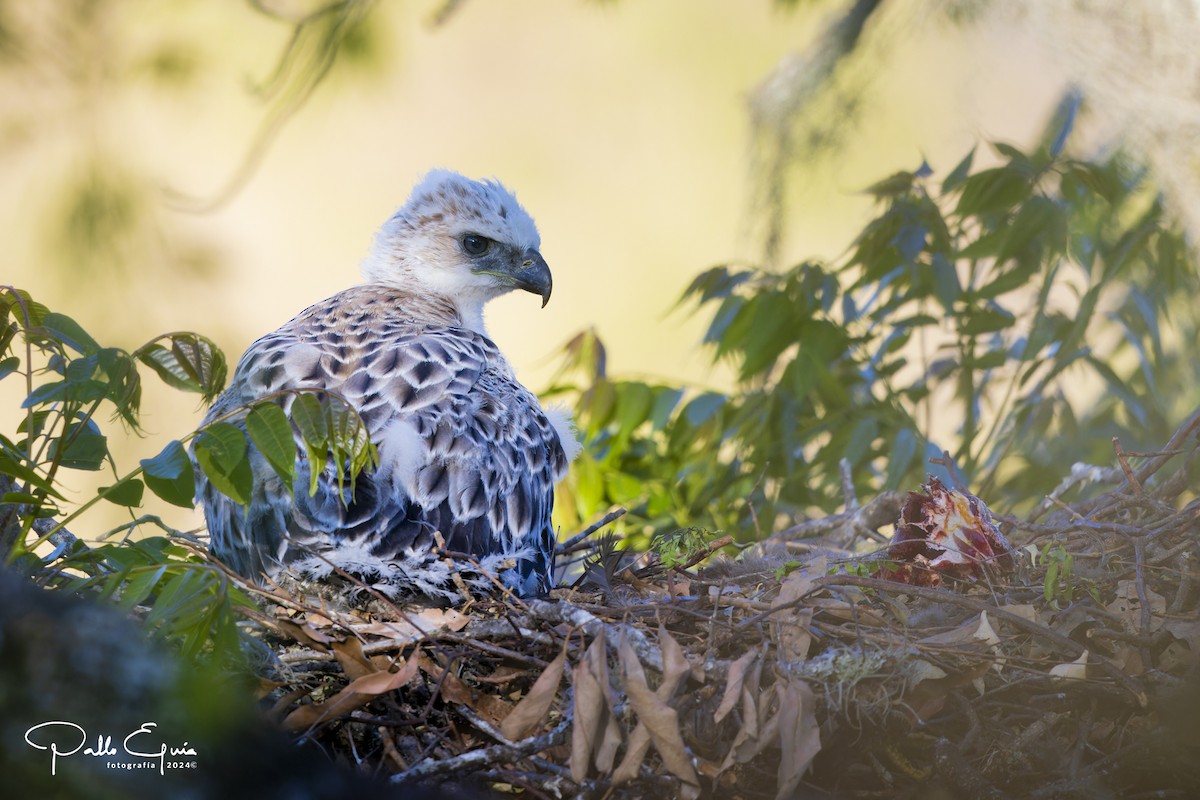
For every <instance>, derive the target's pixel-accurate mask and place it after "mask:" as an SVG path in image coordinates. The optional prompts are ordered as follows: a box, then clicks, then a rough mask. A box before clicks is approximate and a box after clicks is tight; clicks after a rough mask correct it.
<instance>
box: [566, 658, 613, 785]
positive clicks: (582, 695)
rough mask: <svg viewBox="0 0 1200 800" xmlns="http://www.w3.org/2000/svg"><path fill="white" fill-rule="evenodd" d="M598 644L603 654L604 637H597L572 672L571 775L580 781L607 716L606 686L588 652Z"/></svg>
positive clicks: (588, 765) (585, 773)
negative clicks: (600, 679)
mask: <svg viewBox="0 0 1200 800" xmlns="http://www.w3.org/2000/svg"><path fill="white" fill-rule="evenodd" d="M597 647H599V648H600V649H601V651H602V652H601V655H603V648H604V637H603V636H597V637H596V638H595V639H594V640H593V641H592V645H591V647H590V648H588V653H587V654H585V656H584V658H583V660H582V661H580V662H579V663H578V664H576V665H575V668H574V669H573V670H572V671H571V676H572V683H574V685H575V722H574V724H573V725H572V726H571V778H572V779H573V780H574V781H575V782H576V783H580V782H581V781H582V780H583V779H584V778H586V777H587V774H588V768H589V767H590V766H591V762H592V753H593V752H594V751H595V750H596V747H597V745H598V744H599V742H598V741H597V739H598V738H599V734H600V728H601V727H603V725H604V721H605V718H606V717H607V716H608V706H607V704H606V702H605V698H604V696H605V694H607V692H608V689H607V687H601V686H600V683H599V681H597V680H596V676H595V675H593V674H592V670H591V663H592V658H591V651H592V650H593V649H595V648H597Z"/></svg>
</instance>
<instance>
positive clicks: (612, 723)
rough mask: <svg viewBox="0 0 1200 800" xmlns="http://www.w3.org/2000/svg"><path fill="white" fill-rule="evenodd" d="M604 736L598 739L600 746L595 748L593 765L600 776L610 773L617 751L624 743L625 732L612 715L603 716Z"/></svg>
mask: <svg viewBox="0 0 1200 800" xmlns="http://www.w3.org/2000/svg"><path fill="white" fill-rule="evenodd" d="M605 720H606V721H605V723H604V735H603V736H602V737H600V745H599V746H598V747H597V748H596V758H595V760H594V763H595V765H596V771H597V772H599V773H600V774H601V775H607V774H608V773H610V772H612V768H613V762H614V761H616V760H617V751H618V750H620V749H621V745H622V743H624V741H625V732H624V731H623V730H622V729H621V723H619V722H617V718H616V717H615V716H613V715H612V714H606V715H605Z"/></svg>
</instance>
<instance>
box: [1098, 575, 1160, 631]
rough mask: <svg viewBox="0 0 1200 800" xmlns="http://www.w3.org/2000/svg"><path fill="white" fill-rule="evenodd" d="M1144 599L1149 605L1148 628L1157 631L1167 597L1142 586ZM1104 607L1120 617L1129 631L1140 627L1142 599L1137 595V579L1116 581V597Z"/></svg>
mask: <svg viewBox="0 0 1200 800" xmlns="http://www.w3.org/2000/svg"><path fill="white" fill-rule="evenodd" d="M1143 589H1144V591H1145V593H1146V601H1147V603H1148V604H1149V605H1150V619H1149V622H1150V630H1151V631H1157V630H1158V629H1159V628H1161V627H1162V626H1163V614H1165V613H1166V611H1167V599H1166V598H1165V597H1163V596H1162V595H1161V594H1159V593H1158V592H1156V591H1154V590H1153V589H1150V588H1149V587H1143ZM1106 608H1107V609H1108V610H1109V611H1111V612H1112V613H1113V614H1116V615H1117V616H1119V617H1121V619H1122V620H1123V621H1124V623H1125V624H1126V625H1127V626H1128V628H1129V630H1131V631H1140V630H1141V629H1142V601H1141V598H1140V597H1138V589H1137V581H1135V580H1123V581H1117V594H1116V599H1114V600H1113V601H1112V602H1111V603H1109V604H1108V605H1107V606H1106Z"/></svg>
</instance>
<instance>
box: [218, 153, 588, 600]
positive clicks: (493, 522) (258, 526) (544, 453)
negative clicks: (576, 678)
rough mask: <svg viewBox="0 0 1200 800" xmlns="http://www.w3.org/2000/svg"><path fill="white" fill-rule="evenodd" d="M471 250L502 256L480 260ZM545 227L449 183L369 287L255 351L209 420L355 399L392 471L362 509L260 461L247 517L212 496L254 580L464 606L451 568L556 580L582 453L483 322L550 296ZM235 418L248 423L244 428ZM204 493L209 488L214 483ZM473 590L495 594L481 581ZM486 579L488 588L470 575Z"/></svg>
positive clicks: (512, 204) (473, 186) (523, 590)
mask: <svg viewBox="0 0 1200 800" xmlns="http://www.w3.org/2000/svg"><path fill="white" fill-rule="evenodd" d="M470 237H475V238H476V239H484V240H486V241H487V242H488V244H487V245H486V246H484V247H483V252H482V253H477V252H475V251H476V250H478V249H479V245H478V243H477V242H475V241H471V240H470ZM537 246H538V242H537V238H536V229H534V227H533V222H532V220H531V219H529V217H528V215H526V214H525V212H524V210H523V209H521V208H520V206H519V205H517V204H516V201H515V199H513V198H512V195H511V194H509V193H508V192H507V191H506V190H504V189H503V187H501V186H500V185H499V184H495V183H478V182H474V181H468V180H467V179H465V178H462V177H461V176H458V175H455V174H453V173H433V174H431V176H430V177H429V178H427V179H426V181H425V182H424V183H423V184H421V185H420V186H418V188H417V189H416V190H415V191H414V193H413V197H412V198H411V199H410V200H409V202H408V204H406V205H405V207H404V208H402V209H401V210H400V211H399V212H397V214H396V216H395V217H393V218H392V220H391V221H389V223H388V224H387V225H385V226H384V229H383V230H382V231H381V233H380V235H379V237H378V239H377V242H376V247H375V250H374V251H373V253H372V255H371V256H370V257H369V258H368V261H367V263H366V265H365V266H364V272H365V273H366V274H367V276H368V278H369V279H371V282H370V283H368V284H366V285H362V286H357V287H355V288H352V289H347V290H346V291H343V292H341V293H339V294H337V295H334V296H333V297H331V298H329V299H327V300H325V301H323V302H321V303H318V304H316V305H314V306H312V307H310V308H308V309H306V310H305V311H303V312H302V313H301V314H299V315H298V316H297V317H295V318H294V319H293V320H291V321H290V322H288V323H287V324H286V325H284V326H283V327H281V328H279V329H278V330H276V331H274V332H273V333H269V334H267V335H266V336H264V337H262V338H261V339H259V340H258V341H257V342H255V343H254V344H253V345H252V346H251V347H250V348H249V349H248V350H247V351H246V353H245V355H244V356H243V357H242V359H241V361H240V362H239V364H238V367H237V370H236V372H235V375H234V378H233V380H232V382H231V384H230V386H229V388H228V389H227V390H226V391H225V393H224V394H222V395H221V397H220V398H219V399H218V400H217V402H216V403H215V404H214V405H213V408H212V409H211V410H210V412H209V415H208V419H209V420H213V419H216V418H218V417H221V416H224V415H225V414H228V413H229V412H231V411H234V410H236V409H238V408H240V407H243V406H246V405H247V404H250V403H253V402H254V401H256V400H259V399H262V398H264V397H268V396H271V395H276V394H278V393H281V392H282V393H284V394H283V395H282V402H283V403H284V406H285V408H287V407H289V406H290V401H291V398H290V396H288V395H287V394H286V393H287V392H288V391H289V390H296V389H323V390H327V391H330V392H334V393H337V394H338V395H340V396H342V397H344V398H345V399H346V400H347V401H349V403H350V404H351V405H352V406H353V407H354V408H355V409H356V410H357V411H358V412H359V413H360V414H361V416H362V418H363V420H364V421H365V423H366V425H367V429H368V432H369V434H370V437H371V440H372V441H373V442H374V443H375V444H376V446H377V447H378V451H379V456H380V464H379V466H378V468H377V469H375V470H374V471H371V472H369V473H367V474H364V475H361V476H360V477H359V479H358V481H357V485H356V486H355V489H354V492H353V495H351V492H350V489H349V486H348V485H347V486H339V480H338V478H339V476H338V475H336V474H335V473H334V472H333V470H332V468H330V467H329V466H328V465H321V467H322V469H323V471H322V473H321V475H320V479H319V482H318V489H317V492H316V493H315V494H312V495H311V496H310V494H309V491H308V486H309V477H310V475H309V471H310V469H311V468H312V465H310V464H309V463H308V461H307V459H306V458H305V457H304V455H303V452H304V451H303V449H300V450H299V451H298V456H297V477H296V481H295V485H294V487H293V489H294V491H291V492H289V491H288V488H287V487H285V486H283V485H282V484H281V482H280V480H279V478H278V477H277V476H276V475H275V473H274V471H273V470H272V469H271V468H270V467H269V465H268V464H267V463H266V461H265V459H263V458H261V457H260V456H257V454H255V455H254V457H253V458H252V464H253V472H254V477H255V488H254V496H253V499H252V501H251V504H250V506H249V508H248V509H245V510H243V509H242V508H241V507H240V506H238V505H237V504H236V503H233V502H232V501H230V500H229V499H228V498H225V497H224V496H223V495H221V494H219V493H218V492H216V491H215V490H214V488H213V487H212V486H211V485H210V484H208V483H207V482H206V481H203V480H201V483H200V492H199V494H200V498H201V500H202V501H203V503H204V506H205V514H206V518H207V520H208V526H209V531H210V533H211V536H212V548H213V551H214V552H215V553H216V554H217V555H218V556H219V557H221V558H222V559H224V560H225V561H226V562H227V563H229V564H230V565H231V566H232V567H234V568H235V569H237V570H238V571H240V572H242V573H245V574H248V575H254V574H257V573H260V572H266V573H267V574H269V575H272V576H275V575H277V574H278V573H279V572H280V571H281V570H283V569H285V568H286V569H288V570H290V571H291V572H293V573H295V574H297V575H298V576H299V577H301V578H307V579H313V578H315V579H322V578H325V577H328V576H329V575H330V573H331V572H332V569H331V567H330V563H332V564H334V565H336V566H338V567H339V568H341V569H345V570H347V571H349V572H351V573H353V574H356V575H358V576H359V577H361V578H363V579H364V580H366V581H367V582H368V583H371V584H373V585H375V586H376V587H377V588H380V589H382V590H383V591H385V592H387V593H389V594H392V595H399V594H404V593H418V594H424V595H440V596H446V597H451V596H453V595H454V591H453V589H452V588H451V586H450V585H449V581H450V570H449V568H448V567H447V566H446V564H445V563H444V561H443V560H442V559H440V558H438V557H437V556H436V554H435V553H434V550H435V537H434V532H435V531H439V532H441V534H442V536H443V537H444V539H445V542H446V546H447V549H448V550H451V551H458V552H462V553H467V554H470V555H472V556H473V557H475V559H476V560H478V562H479V564H480V565H481V567H482V569H483V571H485V572H490V573H493V574H496V575H499V576H500V577H501V579H502V580H503V581H504V583H505V584H506V585H508V586H509V587H510V588H512V589H513V590H515V591H517V592H518V593H520V594H523V595H532V594H537V593H541V592H544V591H546V590H547V589H548V588H549V587H550V585H551V582H552V580H553V552H554V531H553V529H552V527H551V525H550V513H551V510H552V508H553V502H554V495H553V491H554V484H555V482H556V481H557V480H559V479H560V478H562V477H563V475H564V474H565V472H566V470H567V465H568V462H569V458H570V457H571V456H572V455H573V454H574V451H575V449H576V448H577V445H576V444H575V442H574V440H573V437H571V435H570V432H569V426H568V425H566V424H559V425H558V426H557V427H556V423H555V422H552V420H551V417H550V416H548V415H547V414H546V412H545V411H544V410H543V409H542V407H541V405H540V404H539V403H538V400H537V398H536V397H535V396H534V395H533V394H532V393H531V392H529V390H527V389H526V388H525V387H524V386H522V385H521V384H520V383H519V382H518V381H517V380H516V378H515V377H514V375H513V371H512V368H511V367H510V366H509V364H508V362H507V360H506V359H505V358H504V356H503V355H502V354H501V353H500V351H499V349H498V348H497V347H496V345H495V344H494V343H493V342H492V341H491V339H489V338H488V337H487V335H486V332H485V331H484V330H483V324H482V306H483V303H484V302H486V300H487V299H490V297H492V296H495V295H497V294H500V293H502V292H504V291H508V290H510V289H512V288H525V289H528V290H530V291H535V292H537V293H539V294H543V296H544V297H547V296H548V295H549V272H548V270H547V269H546V267H545V262H544V261H542V260H541V255H540V254H539V253H538V252H537V249H536V248H537ZM234 419H235V420H236V419H237V417H236V416H235V417H234ZM201 478H202V476H201ZM467 574H468V577H469V578H471V579H472V580H475V581H476V582H477V583H478V584H480V585H486V584H488V583H490V579H488V578H487V576H483V575H479V574H478V570H477V569H475V568H467ZM472 576H473V577H472Z"/></svg>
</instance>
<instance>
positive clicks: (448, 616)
mask: <svg viewBox="0 0 1200 800" xmlns="http://www.w3.org/2000/svg"><path fill="white" fill-rule="evenodd" d="M470 622H471V617H469V616H468V615H466V614H463V613H462V612H461V611H455V610H454V609H453V608H422V609H420V610H418V611H409V612H408V613H406V614H405V615H404V617H403V618H402V619H398V620H393V621H388V620H378V621H375V622H355V623H353V624H351V625H349V626H348V627H349V628H350V630H352V631H354V632H355V633H357V634H358V635H360V636H366V635H371V636H381V637H383V638H384V639H390V640H392V641H396V642H410V641H416V640H417V639H422V638H424V637H425V636H426V634H428V633H431V632H433V631H453V632H455V633H457V632H458V631H461V630H462V629H463V628H465V627H467V625H468V624H470Z"/></svg>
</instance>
